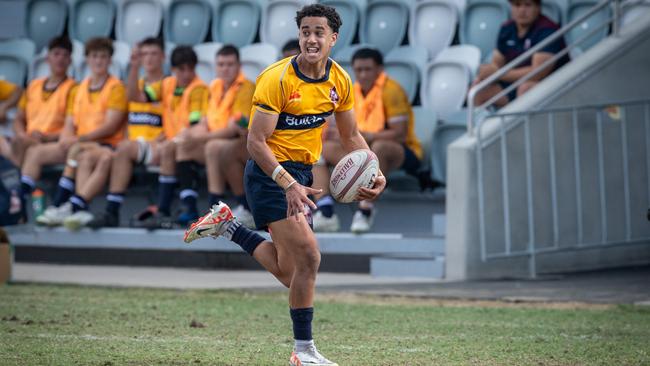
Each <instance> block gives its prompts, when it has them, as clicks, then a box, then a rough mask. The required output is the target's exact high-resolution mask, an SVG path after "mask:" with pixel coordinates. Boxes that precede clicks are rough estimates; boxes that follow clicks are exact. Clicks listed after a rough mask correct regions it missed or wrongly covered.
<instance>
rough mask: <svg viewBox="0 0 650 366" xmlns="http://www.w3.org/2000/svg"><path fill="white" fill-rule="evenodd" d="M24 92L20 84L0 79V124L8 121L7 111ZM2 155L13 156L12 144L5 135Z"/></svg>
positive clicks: (0, 149)
mask: <svg viewBox="0 0 650 366" xmlns="http://www.w3.org/2000/svg"><path fill="white" fill-rule="evenodd" d="M22 93H23V88H21V87H20V86H18V85H15V84H12V83H10V82H8V81H5V80H0V124H5V123H7V112H8V111H9V110H10V109H11V108H13V107H14V106H15V105H16V103H18V100H19V99H20V96H21V94H22ZM0 155H2V156H4V157H6V158H11V156H12V153H11V145H10V143H9V141H8V139H7V138H6V137H5V136H0ZM12 160H15V159H12Z"/></svg>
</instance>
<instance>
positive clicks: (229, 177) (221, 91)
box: [176, 45, 255, 228]
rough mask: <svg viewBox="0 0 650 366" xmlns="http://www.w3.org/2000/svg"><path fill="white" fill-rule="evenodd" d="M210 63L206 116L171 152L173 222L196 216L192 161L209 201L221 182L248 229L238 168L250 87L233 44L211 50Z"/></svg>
mask: <svg viewBox="0 0 650 366" xmlns="http://www.w3.org/2000/svg"><path fill="white" fill-rule="evenodd" d="M215 64H216V73H217V79H215V80H213V81H212V83H211V84H210V101H209V103H208V110H207V115H206V117H205V118H203V119H202V121H201V125H200V126H199V127H198V130H197V131H203V132H202V133H198V134H194V135H187V136H186V137H185V138H184V139H183V141H181V142H180V144H179V147H178V151H177V155H176V159H177V161H178V163H177V165H176V171H177V172H178V175H179V177H178V178H179V186H180V187H179V188H180V190H181V200H182V201H183V205H184V207H185V212H183V214H181V216H180V217H179V219H178V222H179V223H180V224H187V223H189V222H190V221H193V220H196V219H197V218H198V208H197V205H196V197H197V192H196V191H195V190H194V188H193V187H194V185H195V184H196V181H197V179H198V176H197V174H196V171H195V169H194V168H193V164H194V163H198V164H205V167H206V172H207V176H208V193H209V194H210V205H214V204H218V203H219V201H221V200H223V199H224V195H225V189H226V183H227V184H228V185H229V186H230V189H231V191H232V193H233V194H234V195H235V197H236V199H237V203H238V206H237V207H236V208H235V209H234V210H233V213H234V215H235V216H237V219H238V220H239V221H240V222H241V223H242V224H244V225H246V226H247V227H249V228H253V227H254V226H255V223H254V222H253V216H252V214H251V213H250V209H249V207H248V202H247V200H246V195H245V193H244V166H245V165H246V161H247V160H248V158H249V156H248V150H247V149H246V135H247V133H248V130H247V126H248V118H249V116H250V112H251V108H252V99H253V92H254V91H255V85H254V84H253V82H251V81H250V80H247V79H246V76H245V75H244V73H243V72H242V70H241V63H240V61H239V51H238V50H237V48H236V47H235V46H232V45H225V46H223V47H222V48H221V49H220V50H219V51H218V52H217V54H216V62H215Z"/></svg>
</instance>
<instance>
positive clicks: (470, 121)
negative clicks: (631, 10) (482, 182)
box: [467, 0, 621, 136]
mask: <svg viewBox="0 0 650 366" xmlns="http://www.w3.org/2000/svg"><path fill="white" fill-rule="evenodd" d="M612 2H613V4H614V10H613V15H612V18H611V19H609V20H608V21H606V22H605V23H604V24H601V25H600V26H599V27H597V28H595V30H592V31H591V32H590V33H589V34H587V35H586V36H584V37H581V38H580V39H579V40H578V41H577V42H575V43H573V44H572V45H569V46H567V47H566V48H565V49H564V50H562V51H561V52H559V53H558V54H556V55H555V56H554V57H553V58H551V59H550V60H547V61H546V62H544V63H543V64H542V65H540V66H539V67H537V68H536V69H534V70H531V71H530V72H529V73H528V74H526V75H524V76H523V77H522V78H520V79H518V80H517V81H516V82H515V83H513V85H510V87H509V88H507V89H506V90H502V91H501V92H500V93H499V94H497V95H495V96H494V97H492V98H490V100H488V101H487V102H485V103H483V104H482V105H480V106H475V105H474V99H475V98H476V94H478V92H480V91H481V90H483V89H485V88H487V87H488V86H490V85H491V84H492V83H494V82H496V81H498V80H499V79H500V78H501V77H502V76H503V75H505V74H506V73H507V72H509V71H510V70H512V69H514V68H515V67H517V66H518V65H519V64H521V63H522V62H523V61H525V60H527V59H529V58H531V57H532V56H533V54H534V53H536V52H538V51H539V50H541V49H542V48H544V47H546V46H547V45H549V44H551V43H552V42H555V41H557V40H558V39H559V38H560V37H562V36H564V35H565V34H566V33H568V32H569V31H570V30H572V29H573V28H574V27H575V26H577V25H578V24H580V23H582V22H584V21H585V20H586V19H587V18H589V17H590V16H592V15H593V14H595V13H597V12H598V11H600V10H601V9H603V8H604V7H606V6H609V4H610V3H612ZM620 16H621V12H620V0H613V1H612V0H603V1H601V2H600V3H598V4H596V5H594V6H593V7H592V8H591V9H589V10H588V11H587V12H586V13H584V14H583V15H582V16H580V17H579V18H577V19H574V20H573V21H571V22H570V23H569V24H567V25H565V26H564V27H562V28H560V29H559V30H557V31H555V32H554V33H553V34H551V35H550V36H548V37H546V38H544V40H542V42H540V43H538V44H536V45H535V46H534V47H532V48H530V49H529V50H528V51H526V52H524V53H523V54H521V55H519V57H517V58H515V59H514V60H512V61H510V62H509V63H508V64H506V65H505V66H503V67H502V68H500V69H499V70H497V71H496V72H495V73H494V74H492V75H490V76H489V77H487V78H486V79H485V80H483V81H481V82H480V83H478V84H476V85H475V86H473V87H472V88H470V90H469V92H468V93H467V109H468V112H467V133H468V134H469V135H470V136H473V135H474V115H475V114H476V110H478V109H485V108H487V107H488V106H489V105H491V104H492V103H494V102H495V101H496V100H498V99H499V98H501V97H502V96H504V95H506V94H507V93H508V92H510V91H511V90H512V89H514V88H516V87H517V86H518V85H521V84H522V83H524V82H525V81H526V80H528V79H530V78H532V77H533V76H535V75H537V74H538V73H539V72H541V71H542V70H544V69H545V68H546V67H547V66H548V65H550V63H551V62H554V61H555V60H557V59H559V58H560V57H562V56H564V55H565V54H566V53H568V52H569V50H570V49H571V48H573V47H574V46H575V45H576V44H579V43H581V42H582V41H584V40H585V39H587V38H588V37H590V36H591V35H592V34H593V33H595V31H597V30H600V29H601V28H602V27H604V26H607V25H609V24H610V23H611V24H612V28H613V32H612V33H613V35H614V36H618V34H619V24H620V21H619V18H620Z"/></svg>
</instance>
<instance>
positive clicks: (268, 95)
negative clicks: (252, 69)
mask: <svg viewBox="0 0 650 366" xmlns="http://www.w3.org/2000/svg"><path fill="white" fill-rule="evenodd" d="M283 99H284V97H283V94H282V82H281V81H280V78H279V77H278V76H277V75H275V73H273V72H267V73H263V74H262V75H260V77H258V78H257V82H256V87H255V93H254V94H253V106H254V107H255V108H256V109H257V110H259V111H261V112H265V113H271V114H280V112H281V111H282V108H283V106H284V100H283Z"/></svg>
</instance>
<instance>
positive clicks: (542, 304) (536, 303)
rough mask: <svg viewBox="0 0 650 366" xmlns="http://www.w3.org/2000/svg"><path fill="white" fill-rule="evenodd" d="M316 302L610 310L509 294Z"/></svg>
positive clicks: (342, 295)
mask: <svg viewBox="0 0 650 366" xmlns="http://www.w3.org/2000/svg"><path fill="white" fill-rule="evenodd" d="M317 301H326V302H342V303H348V304H368V305H407V306H408V305H411V306H439V307H479V308H537V309H562V310H569V309H596V310H604V309H611V308H612V307H614V306H615V305H612V304H592V303H585V302H576V301H567V302H559V301H549V300H547V299H544V298H535V297H509V298H503V299H499V300H466V299H441V298H431V297H425V296H398V295H389V294H388V295H382V294H362V293H355V292H327V293H324V294H322V293H321V294H317Z"/></svg>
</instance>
